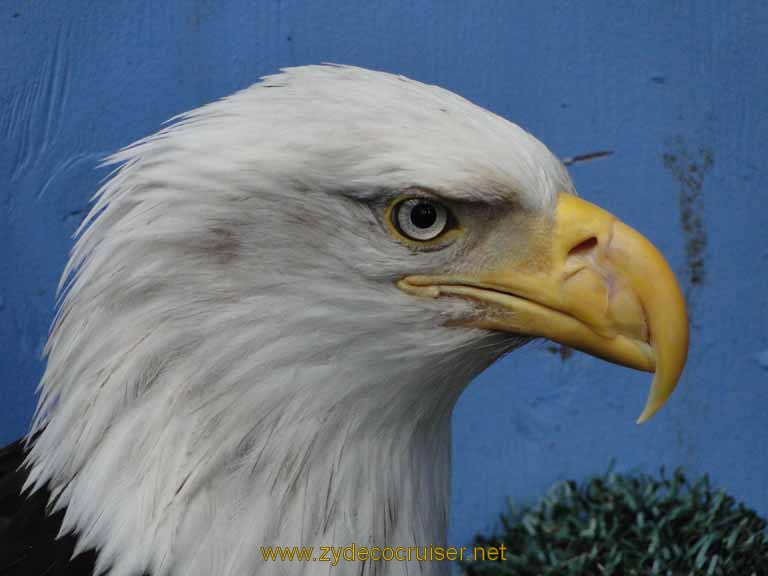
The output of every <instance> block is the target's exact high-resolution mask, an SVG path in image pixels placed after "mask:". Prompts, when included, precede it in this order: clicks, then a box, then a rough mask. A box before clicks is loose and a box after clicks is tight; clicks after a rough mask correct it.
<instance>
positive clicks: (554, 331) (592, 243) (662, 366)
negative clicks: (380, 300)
mask: <svg viewBox="0 0 768 576" xmlns="http://www.w3.org/2000/svg"><path fill="white" fill-rule="evenodd" d="M534 243H535V244H536V247H535V249H534V250H533V253H532V254H531V255H529V256H528V257H526V258H523V259H520V258H519V257H517V256H510V257H509V258H502V259H501V261H500V262H499V263H497V264H494V265H492V266H491V268H492V269H489V270H481V271H479V272H476V273H472V274H471V275H464V274H462V275H446V276H409V277H407V278H404V279H402V280H401V281H400V282H399V283H398V286H399V287H400V288H401V289H402V290H404V291H406V292H409V293H412V294H418V295H422V296H429V297H438V296H454V297H456V296H458V297H462V298H468V299H472V300H475V301H477V302H480V303H482V304H484V306H483V307H482V311H481V312H480V314H479V315H478V316H477V317H475V318H473V319H472V320H469V321H467V322H465V323H463V325H466V326H473V327H478V328H485V329H489V330H502V331H507V332H514V333H518V334H525V335H529V336H541V337H544V338H548V339H550V340H553V341H555V342H559V343H560V344H564V345H566V346H570V347H572V348H576V349H578V350H582V351H584V352H587V353H589V354H592V355H594V356H598V357H600V358H604V359H605V360H608V361H611V362H615V363H617V364H621V365H623V366H629V367H631V368H636V369H638V370H645V371H648V372H655V376H654V379H653V384H652V386H651V391H650V394H649V396H648V400H647V402H646V406H645V409H644V410H643V412H642V414H641V415H640V417H639V418H638V422H644V421H646V420H648V418H650V417H651V416H652V415H653V414H654V413H655V412H656V411H657V410H659V408H661V407H662V406H663V405H664V403H665V402H666V401H667V399H668V398H669V396H670V394H671V393H672V391H673V390H674V389H675V386H676V385H677V381H678V379H679V378H680V374H681V373H682V371H683V366H684V365H685V359H686V356H687V354H688V316H687V313H686V309H685V300H684V299H683V295H682V294H681V292H680V287H679V286H678V284H677V281H676V280H675V276H674V274H673V273H672V270H670V268H669V265H668V264H667V262H666V261H665V260H664V257H663V256H662V255H661V254H660V253H659V251H658V250H656V248H655V247H654V246H653V245H652V244H651V243H650V242H649V241H648V240H646V239H645V238H644V237H643V236H642V235H641V234H640V233H638V232H636V231H635V230H633V229H632V228H630V227H629V226H627V225H625V224H623V223H622V222H620V221H619V220H617V219H616V218H615V217H614V216H613V215H612V214H610V213H608V212H606V211H605V210H603V209H601V208H599V207H597V206H595V205H594V204H590V203H589V202H587V201H585V200H582V199H580V198H577V197H575V196H572V195H570V194H560V196H559V199H558V204H557V212H556V217H555V222H554V227H553V228H552V230H551V231H549V232H548V233H547V234H541V235H539V239H538V240H537V241H536V242H534Z"/></svg>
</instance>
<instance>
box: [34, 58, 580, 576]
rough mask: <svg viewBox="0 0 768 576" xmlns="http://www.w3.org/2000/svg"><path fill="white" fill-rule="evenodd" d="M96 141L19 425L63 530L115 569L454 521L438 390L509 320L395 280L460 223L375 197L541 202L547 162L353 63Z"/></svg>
mask: <svg viewBox="0 0 768 576" xmlns="http://www.w3.org/2000/svg"><path fill="white" fill-rule="evenodd" d="M109 162H110V163H116V164H119V168H118V169H117V170H116V172H115V174H114V175H113V177H112V178H111V179H110V180H109V181H108V182H107V183H106V184H105V185H104V187H103V188H102V189H101V190H100V191H99V193H98V195H97V201H96V203H95V205H94V208H93V209H92V211H91V213H90V214H89V216H88V218H87V220H86V222H85V223H84V224H83V226H82V227H81V230H80V232H79V234H80V236H79V239H78V241H77V245H76V247H75V249H74V251H73V254H72V257H71V260H70V262H69V265H68V267H67V269H66V271H65V275H64V279H63V280H62V282H63V283H64V282H66V283H67V288H66V289H65V291H64V297H63V300H62V304H61V306H60V310H59V314H58V316H57V318H56V321H55V324H54V326H53V328H52V331H51V335H50V340H49V343H48V348H47V351H48V354H49V359H48V366H47V370H46V373H45V376H44V378H43V380H42V382H41V388H40V389H41V398H40V402H39V406H38V413H37V416H36V419H35V422H34V426H33V429H32V434H31V436H30V437H32V436H33V435H37V436H36V439H35V440H34V443H33V447H32V450H31V452H30V455H29V458H28V462H29V464H30V466H31V475H30V479H29V485H30V486H32V487H34V488H35V489H37V488H40V487H42V486H44V485H46V484H47V485H48V486H49V487H50V488H51V489H52V490H53V493H54V496H55V498H56V506H57V507H58V508H63V507H66V515H65V520H64V526H63V529H62V530H63V531H71V530H76V531H77V532H78V534H79V538H80V540H79V542H80V546H81V548H87V547H96V548H98V549H99V551H100V554H99V565H100V567H101V568H103V569H105V570H106V569H109V571H110V574H111V575H112V576H128V575H133V574H140V573H142V572H143V571H145V570H147V571H151V573H152V574H153V575H155V576H166V575H167V576H178V575H185V576H197V575H199V576H209V575H210V574H216V575H217V576H227V575H231V576H245V575H248V576H250V575H253V574H259V575H262V574H264V575H266V574H272V573H281V574H286V573H291V574H297V573H307V574H309V573H312V574H314V573H326V572H327V570H328V564H326V563H322V562H316V563H312V562H293V563H280V562H272V563H265V562H263V560H262V558H261V551H260V547H261V546H269V545H280V546H293V545H303V546H313V545H314V546H316V547H318V546H323V545H326V546H346V545H348V544H351V543H353V542H354V543H355V544H357V545H358V546H399V545H402V546H409V545H410V546H413V545H416V546H424V545H429V544H435V545H441V544H444V539H445V528H446V519H447V511H446V506H447V499H448V492H449V456H450V445H449V440H450V416H451V410H452V407H453V405H454V403H455V401H456V399H457V397H458V395H459V394H460V392H461V390H462V389H463V388H464V387H465V386H466V384H467V383H468V382H469V381H470V380H471V379H472V378H473V377H474V376H475V375H476V374H477V373H478V372H480V371H481V370H482V369H483V368H485V367H486V366H487V365H488V364H490V363H491V362H492V361H493V360H495V359H496V358H497V357H498V356H499V355H501V354H502V353H504V352H505V351H507V350H510V349H512V348H514V347H515V346H517V345H519V344H520V343H521V342H522V339H519V338H514V337H510V336H508V335H507V336H503V335H498V334H492V333H489V332H485V331H481V330H469V329H456V328H449V327H445V326H444V325H445V322H446V321H447V320H449V319H452V318H456V317H458V316H461V315H465V314H467V313H470V311H471V310H470V308H471V307H470V304H468V303H466V302H462V301H450V300H439V301H431V300H427V299H418V298H414V297H411V296H408V295H406V294H404V293H402V292H400V291H399V290H398V289H397V288H396V287H395V286H394V282H395V281H396V280H398V279H399V278H401V277H403V276H405V275H408V274H413V273H427V272H430V271H437V270H447V269H450V267H451V266H452V263H453V262H454V261H456V260H457V259H460V258H461V256H462V254H463V253H464V252H466V251H467V250H468V248H467V247H466V246H463V247H462V246H452V247H451V248H448V249H446V250H442V251H433V252H414V251H412V250H410V249H409V248H408V247H406V246H404V245H402V244H400V243H398V242H397V241H396V240H394V239H393V238H392V236H391V235H389V233H388V232H387V230H386V226H384V225H383V224H382V222H381V218H380V213H381V207H382V206H384V205H385V204H386V202H387V200H388V199H391V198H392V197H394V195H396V194H397V193H398V192H400V191H402V190H403V189H405V188H408V187H412V186H423V187H428V188H429V189H431V190H434V191H436V192H437V193H439V194H440V195H442V196H444V197H445V198H448V199H454V200H459V201H473V202H489V203H498V202H503V201H505V200H507V199H509V196H510V194H511V191H514V194H515V199H516V201H517V202H521V203H523V204H524V205H525V206H527V208H528V209H530V210H533V211H547V210H552V209H553V207H554V203H555V196H556V193H557V192H558V191H560V190H571V189H572V188H571V183H570V180H569V178H568V176H567V174H566V172H565V170H564V168H563V167H562V165H561V164H560V162H559V161H557V160H556V159H555V158H554V157H553V156H552V155H551V154H550V153H549V151H548V150H547V149H546V148H545V147H544V146H543V145H542V144H540V143H539V142H538V141H537V140H535V139H534V138H533V137H532V136H530V135H529V134H527V133H526V132H524V131H523V130H522V129H520V128H519V127H517V126H515V125H514V124H511V123H509V122H507V121H505V120H503V119H501V118H499V117H497V116H495V115H493V114H491V113H490V112H487V111H485V110H483V109H481V108H479V107H477V106H475V105H473V104H471V103H470V102H468V101H466V100H464V99H462V98H460V97H459V96H456V95H455V94H452V93H450V92H448V91H446V90H443V89H440V88H437V87H434V86H427V85H424V84H421V83H418V82H415V81H412V80H408V79H406V78H403V77H401V76H394V75H390V74H385V73H381V72H372V71H368V70H363V69H360V68H353V67H341V66H309V67H302V68H293V69H288V70H285V71H283V72H282V73H281V74H278V75H275V76H269V77H266V78H264V79H263V81H262V82H261V83H260V84H256V85H254V86H252V87H250V88H248V89H246V90H243V91H241V92H238V93H236V94H234V95H233V96H231V97H229V98H225V99H223V100H220V101H218V102H215V103H212V104H209V105H207V106H204V107H202V108H200V109H198V110H195V111H193V112H190V113H188V114H185V115H183V116H181V117H179V118H178V119H177V121H176V122H175V123H174V124H172V125H171V126H170V127H168V128H166V129H164V130H162V131H161V132H159V133H157V134H155V135H153V136H150V137H148V138H146V139H144V140H141V141H139V142H137V143H135V144H134V145H132V146H130V147H128V148H126V149H125V150H123V151H121V152H119V153H118V154H116V155H115V156H113V157H112V158H110V159H109ZM462 251H464V252H462ZM405 568H406V567H404V566H403V565H402V564H401V563H398V562H394V563H383V562H378V563H376V562H369V563H367V564H366V566H365V567H364V571H365V572H367V573H380V574H383V573H389V572H393V573H401V572H404V571H405ZM407 568H408V571H409V573H414V571H415V572H418V573H423V574H429V573H432V572H435V571H441V570H446V569H447V568H448V566H447V565H444V566H440V565H437V564H432V563H418V562H415V561H414V562H413V563H412V564H411V565H409V566H408V567H407ZM335 570H336V571H337V573H340V574H344V573H347V572H349V573H352V572H355V573H359V572H360V566H359V565H357V564H356V563H345V562H342V563H341V564H339V565H338V566H337V567H336V569H335Z"/></svg>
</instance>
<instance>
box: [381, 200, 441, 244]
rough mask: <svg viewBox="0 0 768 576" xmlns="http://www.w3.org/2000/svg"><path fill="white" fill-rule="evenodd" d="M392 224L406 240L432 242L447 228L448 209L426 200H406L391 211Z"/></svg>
mask: <svg viewBox="0 0 768 576" xmlns="http://www.w3.org/2000/svg"><path fill="white" fill-rule="evenodd" d="M391 214H392V224H393V225H394V227H395V228H396V229H397V231H398V232H399V233H400V234H402V235H403V236H405V237H406V238H407V239H408V240H414V241H417V242H426V241H429V240H434V239H435V238H437V237H438V236H440V235H441V234H442V233H443V232H445V231H446V229H448V227H449V223H450V220H451V214H450V212H449V211H448V209H447V208H446V207H445V206H443V205H442V204H440V203H439V202H436V201H434V200H431V199H428V198H407V199H405V200H402V201H400V202H398V203H397V204H395V206H394V207H393V209H392V213H391Z"/></svg>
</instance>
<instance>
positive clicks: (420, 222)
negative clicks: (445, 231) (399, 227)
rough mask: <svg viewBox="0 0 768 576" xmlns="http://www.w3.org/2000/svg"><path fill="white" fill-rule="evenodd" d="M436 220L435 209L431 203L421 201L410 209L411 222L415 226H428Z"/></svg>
mask: <svg viewBox="0 0 768 576" xmlns="http://www.w3.org/2000/svg"><path fill="white" fill-rule="evenodd" d="M435 220H437V210H435V207H434V206H432V204H427V203H426V202H422V203H420V204H416V206H414V207H413V210H411V222H412V223H413V225H414V226H416V228H429V227H430V226H432V225H433V224H434V223H435Z"/></svg>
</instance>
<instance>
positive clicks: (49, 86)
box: [0, 26, 71, 181]
mask: <svg viewBox="0 0 768 576" xmlns="http://www.w3.org/2000/svg"><path fill="white" fill-rule="evenodd" d="M70 32H71V29H70V27H69V26H64V27H63V28H60V29H59V31H58V34H57V38H56V41H55V43H54V45H53V49H52V51H51V53H50V54H49V55H48V57H47V58H46V59H45V60H44V61H43V62H42V64H41V66H40V69H39V71H38V73H37V74H36V75H35V77H34V79H33V80H32V81H31V82H29V83H28V84H26V85H24V86H21V87H20V88H18V89H16V90H15V91H14V92H12V93H11V96H10V98H8V99H7V100H6V101H5V102H4V103H3V104H4V105H3V107H2V109H1V110H0V138H3V139H6V140H9V141H16V142H18V143H19V144H18V146H17V147H16V155H15V157H14V159H13V169H12V171H11V181H14V180H17V179H18V178H19V176H20V175H21V174H22V173H23V172H24V171H26V170H27V169H28V168H29V167H30V166H32V165H34V164H35V163H36V162H37V161H38V160H39V159H40V158H42V157H43V156H44V155H45V154H46V152H47V151H48V149H49V147H50V145H51V142H52V141H53V140H55V139H56V137H57V136H58V133H59V130H60V128H61V124H60V119H61V117H62V114H63V112H64V108H65V106H66V102H67V99H68V94H69V84H70V76H71V70H70V68H69V58H68V55H67V53H66V50H67V46H68V45H69V43H70V35H71V34H70Z"/></svg>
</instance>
